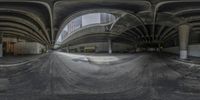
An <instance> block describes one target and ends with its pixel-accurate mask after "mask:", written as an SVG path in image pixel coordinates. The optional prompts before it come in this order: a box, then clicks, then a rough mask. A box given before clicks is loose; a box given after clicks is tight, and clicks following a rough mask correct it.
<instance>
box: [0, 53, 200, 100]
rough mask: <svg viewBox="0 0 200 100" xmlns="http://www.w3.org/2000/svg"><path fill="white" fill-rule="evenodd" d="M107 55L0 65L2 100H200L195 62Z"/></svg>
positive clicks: (148, 55) (53, 57)
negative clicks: (0, 66)
mask: <svg viewBox="0 0 200 100" xmlns="http://www.w3.org/2000/svg"><path fill="white" fill-rule="evenodd" d="M112 56H113V55H112ZM84 57H85V56H84ZM87 57H89V56H87ZM104 58H106V57H105V56H104ZM126 58H128V59H126ZM74 59H76V60H74ZM77 59H78V61H77ZM89 59H91V57H89ZM107 59H110V60H109V61H108V60H104V59H102V58H101V57H93V58H92V60H93V62H91V61H89V60H85V58H83V57H75V58H74V56H72V55H71V54H63V53H60V52H53V53H49V54H47V55H45V56H43V57H41V58H39V59H36V60H34V61H31V62H30V63H27V64H24V65H19V66H12V67H3V68H0V100H200V68H199V67H198V66H194V65H192V66H190V65H187V64H183V63H177V62H174V61H172V60H171V59H168V58H166V57H164V56H162V55H157V54H152V53H139V54H132V55H129V56H120V57H119V56H113V57H110V56H107ZM94 62H95V63H94ZM99 62H100V63H99ZM102 62H103V63H106V64H102ZM107 62H109V63H107ZM117 62H120V63H117ZM113 63H116V64H113Z"/></svg>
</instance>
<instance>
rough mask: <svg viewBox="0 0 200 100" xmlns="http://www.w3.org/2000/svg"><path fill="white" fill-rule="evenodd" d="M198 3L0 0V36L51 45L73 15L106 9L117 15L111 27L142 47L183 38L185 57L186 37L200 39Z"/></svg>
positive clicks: (184, 54)
mask: <svg viewBox="0 0 200 100" xmlns="http://www.w3.org/2000/svg"><path fill="white" fill-rule="evenodd" d="M198 4H199V1H198V0H192V1H191V0H176V1H174V0H173V1H171V0H162V1H161V0H152V1H148V0H133V1H130V0H125V1H120V0H119V1H112V0H111V1H110V0H109V1H106V0H105V1H104V0H101V1H99V0H95V1H87V0H85V1H79V0H75V1H66V0H11V1H9V2H8V1H6V0H1V5H2V6H1V12H2V13H1V16H0V17H1V38H2V37H19V38H23V39H26V40H29V41H36V42H39V43H41V44H43V45H45V46H46V47H52V46H53V45H54V44H55V42H56V40H57V39H58V37H59V35H60V33H61V31H62V30H63V28H64V26H65V25H66V24H67V23H68V22H69V21H70V20H72V19H73V18H75V17H78V16H81V15H84V14H88V13H94V12H104V13H111V14H115V16H118V19H117V20H116V22H115V23H113V24H112V25H111V26H110V27H108V28H109V29H108V30H107V31H109V32H111V33H117V36H118V37H121V38H125V39H126V40H128V41H131V42H134V44H137V46H142V47H149V46H150V47H151V46H153V47H154V46H156V45H157V46H158V45H160V46H162V47H168V46H169V45H174V44H175V45H176V44H180V54H181V58H187V52H188V41H189V40H190V41H191V42H192V43H195V44H197V43H199V34H198V32H199V13H198V11H199V6H198ZM122 5H124V6H122ZM177 5H178V6H177ZM113 10H116V11H113ZM124 14H125V15H124ZM119 28H120V29H122V30H118V29H119ZM118 34H119V35H118ZM189 36H191V38H190V39H189ZM193 38H194V39H193ZM176 40H177V41H176ZM178 41H179V42H178ZM190 41H189V42H190ZM1 51H2V49H1Z"/></svg>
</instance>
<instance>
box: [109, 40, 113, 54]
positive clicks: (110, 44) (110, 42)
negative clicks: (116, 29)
mask: <svg viewBox="0 0 200 100" xmlns="http://www.w3.org/2000/svg"><path fill="white" fill-rule="evenodd" d="M108 53H109V54H112V40H111V39H110V38H109V39H108Z"/></svg>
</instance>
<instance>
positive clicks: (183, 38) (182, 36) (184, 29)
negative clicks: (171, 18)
mask: <svg viewBox="0 0 200 100" xmlns="http://www.w3.org/2000/svg"><path fill="white" fill-rule="evenodd" d="M178 29H179V45H180V59H187V56H188V40H189V33H190V26H189V25H187V24H183V25H180V26H179V28H178Z"/></svg>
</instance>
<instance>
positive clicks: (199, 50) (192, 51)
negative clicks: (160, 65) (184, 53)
mask: <svg viewBox="0 0 200 100" xmlns="http://www.w3.org/2000/svg"><path fill="white" fill-rule="evenodd" d="M163 51H165V52H170V53H174V54H179V47H170V48H164V49H163ZM188 54H189V56H194V57H200V44H196V45H189V47H188Z"/></svg>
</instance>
